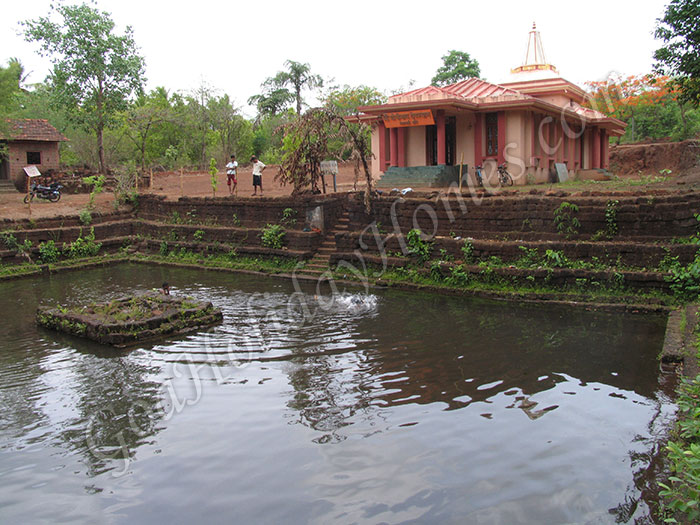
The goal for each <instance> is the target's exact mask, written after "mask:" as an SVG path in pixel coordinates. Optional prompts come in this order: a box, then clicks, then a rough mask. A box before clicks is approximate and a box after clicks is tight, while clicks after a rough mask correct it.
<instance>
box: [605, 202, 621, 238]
mask: <svg viewBox="0 0 700 525" xmlns="http://www.w3.org/2000/svg"><path fill="white" fill-rule="evenodd" d="M619 206H620V201H617V200H615V201H608V203H607V204H606V205H605V233H606V234H607V236H608V238H612V237H615V235H617V233H618V231H619V228H618V226H617V209H618V208H619Z"/></svg>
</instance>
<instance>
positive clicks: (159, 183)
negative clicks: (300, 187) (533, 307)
mask: <svg viewBox="0 0 700 525" xmlns="http://www.w3.org/2000/svg"><path fill="white" fill-rule="evenodd" d="M338 168H339V173H338V176H337V179H336V181H337V191H338V192H347V191H351V190H353V189H354V187H355V185H354V180H355V174H354V169H353V166H352V165H351V164H340V165H339V167H338ZM276 173H277V166H274V165H270V166H269V167H268V168H267V169H266V170H265V172H264V176H263V188H264V195H265V196H266V197H281V196H287V195H290V194H291V192H292V187H291V186H282V185H280V184H279V183H278V182H276V181H275V180H274V177H275V174H276ZM238 180H239V184H238V196H239V197H250V196H251V194H252V190H253V185H252V173H251V170H250V168H249V167H243V168H241V169H240V170H239V176H238ZM180 184H181V179H180V174H179V173H167V172H166V173H156V174H155V175H154V179H153V187H152V189H145V190H141V191H142V192H145V193H154V194H156V195H164V196H165V197H166V198H167V199H169V200H177V199H178V198H180V197H181V196H192V197H210V196H211V195H212V189H211V180H210V176H209V174H208V173H205V172H200V173H186V174H184V175H183V176H182V187H181V185H180ZM326 184H327V188H326V190H327V191H328V192H329V193H330V192H332V191H333V180H332V178H330V177H328V180H327V181H326ZM533 188H534V189H538V190H544V191H547V190H563V191H566V192H574V193H575V192H581V191H587V190H592V191H636V192H638V191H643V190H648V191H654V190H656V189H658V190H685V191H687V190H696V191H699V190H700V167H696V168H693V169H690V170H687V171H685V172H684V173H683V174H680V175H676V174H673V175H671V176H669V177H665V178H664V177H661V176H659V175H656V176H649V175H646V176H643V175H639V174H631V175H621V176H619V177H618V178H617V179H616V180H614V181H610V182H606V183H576V182H574V183H565V184H561V185H560V184H539V185H529V186H514V187H512V188H510V189H514V190H518V191H520V192H522V193H527V192H528V191H530V190H532V189H533ZM357 189H358V190H361V189H364V183H363V182H362V180H360V181H359V182H358V184H357ZM413 189H414V190H416V191H435V190H436V188H429V187H414V188H413ZM228 194H229V193H228V187H227V186H226V175H225V174H223V173H221V174H219V177H218V188H217V192H216V195H217V197H225V196H227V195H228ZM23 197H24V195H23V194H21V193H0V220H3V219H5V220H19V219H28V218H30V214H29V209H28V206H27V205H26V204H23V203H22V199H23ZM231 198H232V199H235V198H236V197H235V196H233V197H231ZM88 200H89V195H87V194H77V195H72V194H63V195H62V197H61V200H60V201H59V202H57V203H51V202H48V201H45V200H40V199H35V200H34V202H33V203H32V205H31V218H34V219H38V218H46V217H58V216H62V215H76V214H78V213H79V212H80V210H81V209H83V208H85V206H86V205H87V203H88ZM114 210H115V207H114V195H113V194H112V193H108V192H106V193H103V194H101V195H98V196H97V198H96V207H95V210H94V211H93V214H104V213H110V212H113V211H114Z"/></svg>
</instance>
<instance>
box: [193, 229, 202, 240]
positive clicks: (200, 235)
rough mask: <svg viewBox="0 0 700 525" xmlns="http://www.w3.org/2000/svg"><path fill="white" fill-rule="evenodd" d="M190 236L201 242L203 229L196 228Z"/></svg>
mask: <svg viewBox="0 0 700 525" xmlns="http://www.w3.org/2000/svg"><path fill="white" fill-rule="evenodd" d="M192 238H193V239H194V240H195V241H197V242H202V240H203V239H204V230H197V231H196V232H194V234H193V235H192Z"/></svg>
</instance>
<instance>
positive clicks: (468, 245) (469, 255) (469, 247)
mask: <svg viewBox="0 0 700 525" xmlns="http://www.w3.org/2000/svg"><path fill="white" fill-rule="evenodd" d="M462 259H464V262H465V263H466V264H471V263H473V262H474V243H473V242H472V241H471V239H465V240H464V243H463V244H462Z"/></svg>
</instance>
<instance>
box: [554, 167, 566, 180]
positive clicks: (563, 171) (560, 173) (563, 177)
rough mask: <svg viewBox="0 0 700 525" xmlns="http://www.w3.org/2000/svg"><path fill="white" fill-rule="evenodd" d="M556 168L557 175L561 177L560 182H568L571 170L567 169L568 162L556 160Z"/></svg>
mask: <svg viewBox="0 0 700 525" xmlns="http://www.w3.org/2000/svg"><path fill="white" fill-rule="evenodd" d="M554 169H555V170H557V177H558V178H559V182H566V181H567V180H569V170H567V169H566V164H562V163H561V162H555V163H554Z"/></svg>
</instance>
